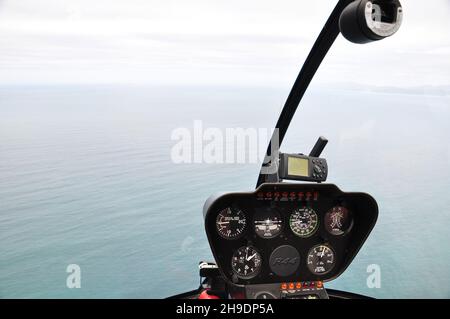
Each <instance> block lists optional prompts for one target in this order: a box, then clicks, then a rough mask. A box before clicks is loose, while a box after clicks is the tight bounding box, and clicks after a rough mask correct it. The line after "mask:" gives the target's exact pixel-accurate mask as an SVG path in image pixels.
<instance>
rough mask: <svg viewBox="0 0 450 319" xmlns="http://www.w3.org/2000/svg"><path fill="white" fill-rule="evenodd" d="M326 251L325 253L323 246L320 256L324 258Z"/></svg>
mask: <svg viewBox="0 0 450 319" xmlns="http://www.w3.org/2000/svg"><path fill="white" fill-rule="evenodd" d="M324 253H325V247H323V248H322V254H321V255H320V258H323V254H324Z"/></svg>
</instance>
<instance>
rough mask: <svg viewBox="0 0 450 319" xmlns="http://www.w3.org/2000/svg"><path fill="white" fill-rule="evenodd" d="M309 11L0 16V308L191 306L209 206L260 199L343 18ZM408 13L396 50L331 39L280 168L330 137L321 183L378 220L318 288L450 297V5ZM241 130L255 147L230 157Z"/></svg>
mask: <svg viewBox="0 0 450 319" xmlns="http://www.w3.org/2000/svg"><path fill="white" fill-rule="evenodd" d="M316 2H319V1H294V0H292V1H291V0H290V1H282V4H280V2H279V1H278V2H275V1H261V0H258V1H256V0H251V1H245V2H242V1H226V2H221V1H200V0H196V1H189V3H187V2H186V3H185V2H182V1H164V2H161V1H138V0H135V1H120V0H114V1H111V0H108V1H106V0H105V1H96V2H95V4H93V3H92V1H87V0H80V1H76V2H73V1H51V0H44V1H40V2H39V4H37V3H36V2H35V1H31V0H22V1H14V2H13V1H2V2H0V48H1V50H0V68H1V72H0V181H1V182H0V203H1V205H0V230H1V231H0V250H1V252H2V253H1V254H0V297H2V298H29V297H37V298H55V297H56V298H58V297H64V298H72V297H87V298H90V297H98V298H115V297H122V298H147V297H158V298H159V297H167V296H169V295H172V294H177V293H181V292H184V291H188V290H192V289H195V288H197V286H198V281H199V279H198V268H197V265H198V262H199V261H201V260H207V261H212V260H213V258H212V255H211V252H210V248H209V245H208V242H207V239H206V236H205V231H204V225H203V216H202V207H203V204H204V202H205V200H206V199H207V198H208V196H210V195H211V194H213V193H216V192H223V191H235V190H239V191H240V190H243V191H246V190H248V191H250V190H252V189H253V188H254V185H255V183H256V179H257V176H258V173H259V169H260V165H261V162H260V159H261V155H263V154H264V152H265V149H266V143H267V139H268V138H269V137H270V133H271V131H270V130H271V128H272V127H273V125H274V124H275V122H276V118H277V116H278V114H279V112H280V110H281V108H282V106H283V104H284V102H285V99H286V97H287V95H288V94H289V90H290V87H291V85H292V83H293V81H294V80H295V77H296V76H297V74H298V71H299V69H300V67H301V65H302V63H303V62H304V60H305V58H306V56H307V54H308V52H309V50H310V48H311V46H312V45H313V43H314V40H315V38H316V37H317V35H318V34H319V32H320V30H321V28H322V26H323V24H324V23H325V21H326V19H327V17H328V15H329V14H330V12H331V11H332V9H333V7H334V5H335V3H336V1H320V3H316ZM405 2H406V1H405ZM404 8H405V18H404V25H403V26H402V28H401V29H400V31H399V32H398V34H396V35H395V36H394V37H392V38H391V39H387V40H384V41H382V42H380V43H373V44H370V45H365V46H357V45H353V44H351V43H349V42H346V41H345V40H344V39H343V38H342V37H339V38H338V39H337V41H336V43H335V45H334V46H333V47H332V49H331V50H330V53H329V55H328V56H327V57H326V58H325V60H324V63H323V65H322V66H321V68H320V69H319V71H318V73H317V76H316V77H315V78H314V80H313V82H312V84H311V87H310V90H308V91H307V94H306V95H305V98H304V100H303V102H302V104H301V106H300V108H299V110H298V112H297V114H296V116H295V117H294V120H293V121H292V124H291V127H290V129H289V130H288V133H287V136H286V139H285V142H284V144H283V146H282V151H285V152H292V153H294V152H296V153H298V152H302V153H305V154H306V153H308V152H309V150H310V149H311V147H312V146H313V144H314V142H315V141H316V139H317V137H318V136H319V135H324V136H326V137H327V138H328V139H329V141H330V142H329V144H328V146H327V148H326V149H325V151H324V153H323V156H324V157H326V158H327V160H328V165H329V167H330V169H329V171H330V173H329V176H328V182H330V183H335V184H337V185H338V186H339V187H340V188H341V189H342V190H344V191H363V192H368V193H370V194H371V195H373V196H374V198H375V199H376V200H377V201H378V203H379V209H380V215H379V220H378V223H377V225H376V226H375V228H374V231H373V232H372V234H371V236H370V237H369V239H368V241H367V242H366V244H365V245H364V246H363V248H362V250H361V251H360V253H359V254H358V256H357V257H356V259H355V261H354V262H353V264H352V265H351V266H350V268H349V269H348V270H347V271H346V272H345V273H344V274H343V275H342V276H341V277H340V278H338V279H337V280H335V281H333V282H331V283H329V284H328V287H332V288H336V289H341V290H347V291H351V292H358V293H363V294H366V295H370V296H375V297H450V290H449V288H448V287H450V282H449V279H448V278H449V277H448V275H447V274H446V273H445V271H446V270H447V268H448V267H447V265H448V263H449V262H450V253H449V249H448V242H449V241H450V238H449V232H448V231H447V225H449V222H450V214H449V212H448V207H450V202H449V197H448V186H449V181H450V176H449V171H450V170H449V166H450V148H449V144H448V136H449V133H450V132H449V127H450V126H449V125H448V119H449V118H450V116H449V112H450V111H449V109H448V105H449V102H450V90H449V87H450V77H449V74H450V59H449V58H448V57H449V55H450V38H449V35H448V32H446V30H449V29H450V28H449V27H450V25H449V24H450V19H449V18H450V5H449V4H448V2H446V1H433V3H432V4H427V7H426V8H424V7H423V5H422V4H421V1H418V0H417V1H411V0H408V1H407V3H405V4H404ZM427 10H432V11H430V12H428V11H427ZM431 16H432V17H433V18H430V17H431ZM238 128H241V129H243V130H247V132H250V134H251V133H252V132H256V133H255V134H257V137H258V138H257V141H256V142H255V143H253V144H251V143H249V144H248V145H247V144H246V145H244V146H242V145H241V146H239V145H235V144H233V142H231V140H229V139H228V140H227V138H226V137H227V136H228V135H227V134H228V133H227V132H231V130H233V129H234V130H235V129H238ZM248 130H249V131H248ZM233 132H234V133H235V131H232V133H233ZM230 134H231V133H230ZM198 135H200V141H199V140H198V139H196V136H197V137H198ZM231 135H232V134H231ZM219 137H220V138H219ZM214 138H217V139H218V140H220V141H221V143H219V144H220V145H219V146H218V147H216V148H215V150H214V152H208V151H207V150H205V149H207V145H208V143H209V142H210V141H211V140H212V139H214ZM234 138H235V136H233V139H234ZM183 143H185V144H183ZM230 145H231V146H230ZM180 146H183V148H182V150H181V151H182V152H179V151H180ZM228 146H230V147H229V148H227V147H228ZM186 150H187V152H186ZM183 151H184V153H183ZM232 151H233V152H234V153H232V155H229V154H230V152H232ZM239 154H244V155H245V156H244V158H243V159H240V158H239ZM228 156H229V157H228ZM374 267H375V268H374ZM377 267H378V268H377ZM373 269H378V270H379V273H380V274H381V277H380V278H381V279H380V280H381V281H380V282H381V284H380V285H377V284H375V285H371V284H370V283H369V282H368V278H369V276H370V274H371V273H372V272H373ZM76 273H78V274H81V277H79V278H78V279H80V278H81V279H80V280H79V281H77V280H73V279H74V278H75V277H71V275H72V274H76ZM423 286H427V287H429V288H430V289H429V290H427V292H426V294H425V292H424V293H423V294H422V293H421V291H423V290H421V289H420V288H421V287H423ZM73 288H79V289H73Z"/></svg>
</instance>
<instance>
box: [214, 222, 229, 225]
mask: <svg viewBox="0 0 450 319" xmlns="http://www.w3.org/2000/svg"><path fill="white" fill-rule="evenodd" d="M229 223H230V222H217V224H219V225H223V224H229Z"/></svg>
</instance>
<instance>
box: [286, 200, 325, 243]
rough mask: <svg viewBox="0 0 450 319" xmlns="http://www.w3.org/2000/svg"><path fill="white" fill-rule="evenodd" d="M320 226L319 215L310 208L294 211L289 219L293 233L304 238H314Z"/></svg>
mask: <svg viewBox="0 0 450 319" xmlns="http://www.w3.org/2000/svg"><path fill="white" fill-rule="evenodd" d="M318 225H319V222H318V217H317V213H316V212H315V211H314V210H313V209H312V208H310V207H303V208H298V209H296V210H294V212H293V213H292V214H291V217H290V218H289V226H290V227H291V230H292V232H293V233H294V234H295V235H297V236H299V237H302V238H306V237H310V236H312V235H313V234H314V233H315V232H316V230H317V226H318Z"/></svg>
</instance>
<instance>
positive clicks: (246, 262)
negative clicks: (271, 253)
mask: <svg viewBox="0 0 450 319" xmlns="http://www.w3.org/2000/svg"><path fill="white" fill-rule="evenodd" d="M261 264H262V259H261V255H260V254H259V252H258V251H257V250H256V249H255V248H253V247H251V246H244V247H241V248H239V249H238V250H236V251H235V252H234V254H233V257H232V259H231V268H232V269H233V272H234V273H235V274H236V276H238V277H239V278H242V279H251V278H253V277H255V276H257V275H258V274H259V272H260V270H261Z"/></svg>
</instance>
